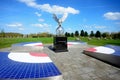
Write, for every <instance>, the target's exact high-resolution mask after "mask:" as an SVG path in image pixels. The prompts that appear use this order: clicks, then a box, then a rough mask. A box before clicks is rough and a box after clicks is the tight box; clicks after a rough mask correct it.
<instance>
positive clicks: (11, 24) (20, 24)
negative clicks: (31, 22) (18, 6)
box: [6, 23, 24, 30]
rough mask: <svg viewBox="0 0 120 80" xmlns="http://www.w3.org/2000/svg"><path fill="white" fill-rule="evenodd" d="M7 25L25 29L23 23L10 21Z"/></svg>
mask: <svg viewBox="0 0 120 80" xmlns="http://www.w3.org/2000/svg"><path fill="white" fill-rule="evenodd" d="M6 26H7V27H9V28H14V29H18V30H24V28H23V24H22V23H9V24H6Z"/></svg>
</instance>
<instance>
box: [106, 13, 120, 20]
mask: <svg viewBox="0 0 120 80" xmlns="http://www.w3.org/2000/svg"><path fill="white" fill-rule="evenodd" d="M104 17H105V18H106V19H108V20H120V12H107V13H105V14H104Z"/></svg>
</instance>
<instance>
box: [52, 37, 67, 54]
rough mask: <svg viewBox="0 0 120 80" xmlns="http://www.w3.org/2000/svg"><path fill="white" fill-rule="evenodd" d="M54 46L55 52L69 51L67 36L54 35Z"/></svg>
mask: <svg viewBox="0 0 120 80" xmlns="http://www.w3.org/2000/svg"><path fill="white" fill-rule="evenodd" d="M53 45H54V48H53V50H54V51H55V52H64V51H68V49H67V37H57V36H56V37H54V44H53Z"/></svg>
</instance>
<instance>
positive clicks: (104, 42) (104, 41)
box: [80, 38, 120, 46]
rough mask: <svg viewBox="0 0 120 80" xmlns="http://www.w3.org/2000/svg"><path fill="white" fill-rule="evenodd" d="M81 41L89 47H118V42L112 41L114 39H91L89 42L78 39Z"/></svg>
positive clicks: (119, 41)
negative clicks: (109, 45)
mask: <svg viewBox="0 0 120 80" xmlns="http://www.w3.org/2000/svg"><path fill="white" fill-rule="evenodd" d="M80 39H81V40H82V41H84V42H87V43H88V44H91V45H97V46H103V45H107V44H111V45H119V46H120V40H114V39H97V38H93V39H91V40H88V38H80Z"/></svg>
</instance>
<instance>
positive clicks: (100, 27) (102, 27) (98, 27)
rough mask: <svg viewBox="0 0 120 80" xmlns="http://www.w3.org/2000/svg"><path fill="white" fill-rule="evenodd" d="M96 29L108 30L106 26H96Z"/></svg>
mask: <svg viewBox="0 0 120 80" xmlns="http://www.w3.org/2000/svg"><path fill="white" fill-rule="evenodd" d="M94 27H95V28H96V29H105V28H106V26H99V25H98V26H94Z"/></svg>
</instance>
